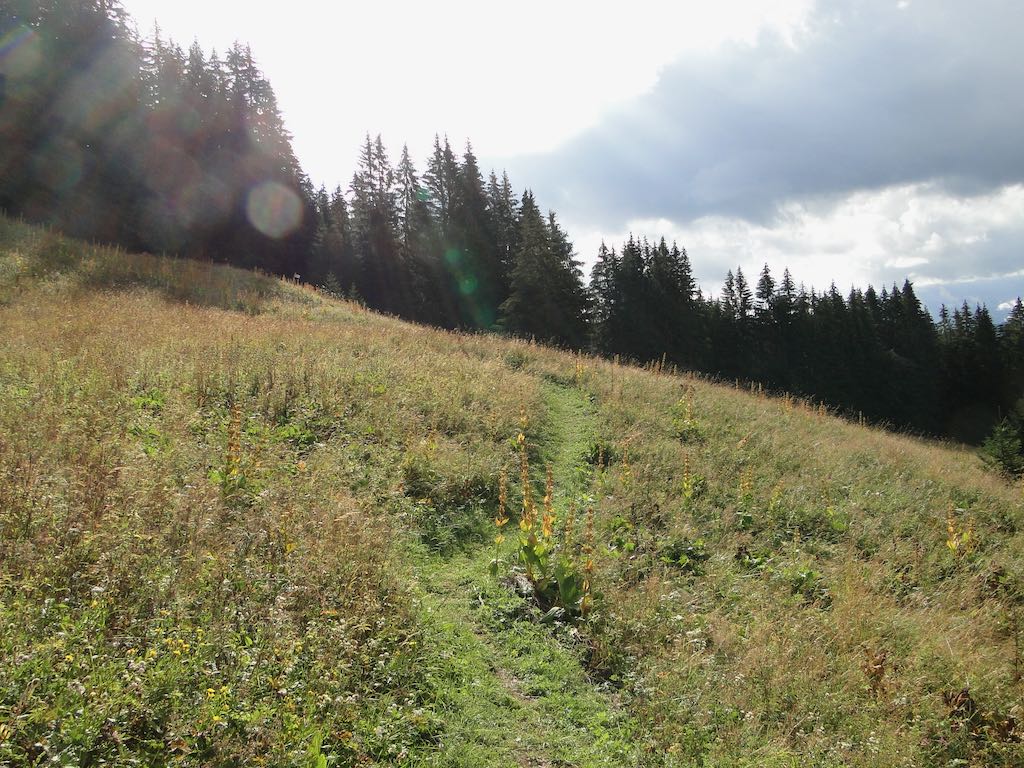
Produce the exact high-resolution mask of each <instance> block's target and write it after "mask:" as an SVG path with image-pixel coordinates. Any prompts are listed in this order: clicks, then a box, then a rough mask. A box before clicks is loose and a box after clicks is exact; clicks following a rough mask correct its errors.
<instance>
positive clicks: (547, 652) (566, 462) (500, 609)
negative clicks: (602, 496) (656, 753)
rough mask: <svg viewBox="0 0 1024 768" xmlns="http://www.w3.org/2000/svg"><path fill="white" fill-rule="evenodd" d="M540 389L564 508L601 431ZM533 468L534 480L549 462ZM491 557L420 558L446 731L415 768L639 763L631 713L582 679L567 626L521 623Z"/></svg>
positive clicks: (554, 388)
mask: <svg viewBox="0 0 1024 768" xmlns="http://www.w3.org/2000/svg"><path fill="white" fill-rule="evenodd" d="M544 392H545V405H546V407H547V412H546V413H545V416H544V420H543V434H542V436H541V438H540V440H539V449H540V453H541V456H542V458H543V460H544V462H545V463H547V464H550V466H551V468H552V473H553V475H554V480H555V487H556V504H557V505H563V504H564V503H566V502H567V500H568V498H569V497H570V495H572V494H576V493H579V492H581V491H584V490H586V488H587V486H588V484H589V467H588V466H587V465H586V464H585V463H584V462H583V456H584V453H585V450H586V448H587V447H588V445H589V444H590V442H591V441H592V440H593V439H594V437H595V434H596V421H595V412H594V408H593V405H592V404H591V403H590V401H589V399H588V398H587V397H586V395H585V394H584V393H582V392H580V391H579V390H577V389H575V388H570V387H567V386H562V385H560V384H557V383H552V382H544ZM534 470H535V480H537V481H538V482H540V481H541V479H542V477H543V472H544V469H543V467H542V466H538V467H534ZM509 538H510V539H511V538H512V537H511V536H510V537H509ZM492 556H493V550H492V549H491V548H490V547H487V546H486V545H484V546H480V547H478V548H475V549H472V550H470V551H467V552H464V553H460V554H457V555H454V556H451V557H442V556H440V555H435V554H426V553H424V554H423V555H422V557H419V558H417V562H416V564H415V574H416V581H417V584H418V586H417V591H418V592H419V593H420V600H421V607H422V609H423V611H424V613H425V615H426V617H427V624H428V626H429V627H431V631H432V632H433V633H434V638H433V642H438V643H443V644H444V646H445V655H444V658H445V660H446V666H445V667H443V668H442V669H438V670H431V674H435V675H436V680H435V682H436V688H437V689H438V690H439V691H443V702H444V711H445V734H444V737H443V742H442V743H441V744H440V748H439V749H438V750H436V751H435V752H434V753H433V755H432V756H431V757H430V758H429V760H428V761H427V762H425V763H420V764H428V765H444V766H466V768H469V767H470V766H472V767H473V768H479V767H481V766H501V767H502V768H508V767H509V766H536V767H537V768H542V767H544V766H574V767H576V768H590V767H591V766H594V767H595V768H596V767H603V766H608V768H612V766H614V767H615V768H619V767H622V766H639V765H641V764H642V762H641V760H640V757H639V751H638V750H637V749H636V748H635V747H634V745H633V727H632V723H631V721H630V718H629V716H628V713H626V712H624V711H622V710H621V709H620V708H619V707H618V706H617V705H616V701H615V698H614V696H613V695H612V694H611V693H609V692H607V691H605V690H602V689H601V688H600V687H598V686H596V685H595V684H594V683H593V682H592V681H591V680H589V679H588V677H587V675H586V673H585V672H584V670H583V668H582V666H581V665H580V661H579V657H578V655H577V653H576V651H575V650H574V648H573V632H572V630H571V629H569V628H566V627H562V628H558V629H553V628H552V627H550V626H546V625H541V624H539V623H537V622H536V621H535V620H530V619H529V618H527V616H528V613H529V606H528V605H527V604H526V603H525V602H524V601H523V600H522V598H519V597H518V596H516V595H514V594H512V593H511V592H510V591H509V590H508V589H507V588H506V587H504V586H502V585H501V584H499V583H498V581H497V579H495V577H494V576H492V575H491V573H490V571H489V564H490V561H491V557H492Z"/></svg>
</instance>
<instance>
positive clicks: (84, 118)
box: [0, 0, 313, 274]
mask: <svg viewBox="0 0 1024 768" xmlns="http://www.w3.org/2000/svg"><path fill="white" fill-rule="evenodd" d="M0 39H2V40H3V41H4V51H3V57H2V59H0V72H2V74H3V77H2V78H0V83H2V89H0V93H2V94H3V96H2V98H3V105H2V109H0V208H3V209H4V210H7V211H8V212H9V213H13V214H19V215H23V216H25V217H26V218H28V219H30V220H33V221H47V222H50V223H52V224H54V225H56V226H58V227H59V228H60V229H62V230H64V231H65V232H67V233H69V234H72V235H75V236H79V237H85V238H90V239H95V240H100V241H104V242H110V243H117V244H120V245H123V246H125V247H126V248H129V249H134V250H147V251H156V252H164V253H176V254H181V255H184V256H190V257H195V258H218V259H223V260H229V261H231V262H233V263H236V264H239V265H241V266H246V267H260V268H262V269H265V270H267V271H270V272H276V273H281V274H286V273H290V272H294V271H299V269H298V268H300V267H302V266H303V265H304V264H305V260H306V258H307V254H308V251H309V245H310V242H311V240H312V236H313V230H312V221H313V216H312V205H311V198H312V193H311V190H310V185H309V182H308V180H307V179H306V177H305V176H304V175H303V173H302V171H301V169H300V168H299V164H298V161H297V160H296V158H295V155H294V153H293V151H292V146H291V137H290V135H289V134H288V132H287V131H286V130H285V127H284V122H283V120H282V117H281V113H280V110H279V109H278V106H277V101H276V99H275V96H274V92H273V89H272V88H271V87H270V83H269V82H268V81H267V79H266V78H265V77H264V76H263V74H262V73H261V72H260V70H259V68H258V67H257V66H256V64H255V62H254V60H253V56H252V53H251V51H250V50H249V49H248V47H244V46H241V45H239V44H236V45H234V46H233V47H232V48H231V49H230V50H229V51H227V52H226V53H225V55H224V56H223V58H221V57H219V56H218V55H217V54H216V53H211V54H209V55H207V54H204V52H203V50H202V49H201V48H200V46H199V45H198V44H197V43H195V44H193V45H192V46H191V47H190V48H189V49H188V51H187V52H186V51H184V50H182V48H181V47H180V46H178V45H176V44H174V43H173V42H170V41H166V40H164V39H162V37H161V35H160V33H159V30H157V31H156V32H155V33H154V35H153V37H152V38H151V39H149V40H145V41H144V40H141V39H139V38H138V36H137V35H136V33H135V32H134V31H133V29H132V28H131V26H130V23H129V19H128V17H127V16H126V14H125V13H124V12H123V10H121V8H120V6H119V5H118V4H117V3H116V2H110V0H91V1H90V0H47V1H40V0H34V1H31V2H28V1H25V0H15V2H13V3H4V4H3V10H0Z"/></svg>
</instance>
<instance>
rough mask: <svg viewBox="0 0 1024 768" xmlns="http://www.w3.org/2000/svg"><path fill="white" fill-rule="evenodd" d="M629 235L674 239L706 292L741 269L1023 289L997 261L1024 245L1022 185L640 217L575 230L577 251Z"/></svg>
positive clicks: (847, 283)
mask: <svg viewBox="0 0 1024 768" xmlns="http://www.w3.org/2000/svg"><path fill="white" fill-rule="evenodd" d="M570 231H572V229H571V228H570ZM630 231H632V232H633V233H634V234H636V235H637V236H641V235H645V236H648V237H654V238H656V237H661V236H663V235H664V236H665V237H666V238H668V239H669V240H672V239H675V240H676V241H678V243H679V244H680V245H681V246H684V247H686V248H687V251H688V253H689V254H690V258H691V260H692V262H693V264H694V268H695V271H696V274H697V276H698V278H699V279H700V281H701V283H702V285H703V286H704V287H705V289H710V290H711V291H717V290H718V289H719V286H720V285H721V281H722V278H723V277H724V276H725V272H726V270H727V269H735V268H736V266H737V265H739V266H742V268H743V271H744V273H745V274H746V275H747V276H748V277H754V276H756V275H757V273H758V272H759V271H760V269H761V267H762V266H763V265H764V264H765V263H767V264H768V265H769V267H770V268H771V269H772V272H773V273H774V274H775V275H776V276H778V275H781V273H782V270H783V269H784V268H785V267H789V269H790V271H791V272H792V274H793V277H794V278H795V279H796V280H797V281H802V282H804V283H806V284H807V285H808V287H810V286H812V285H813V286H815V287H816V288H817V289H818V290H822V289H825V288H827V287H828V286H829V284H830V283H831V282H832V281H835V283H836V285H837V286H838V287H839V289H840V290H841V291H843V292H845V291H847V290H848V289H849V288H850V287H851V286H859V287H864V286H866V285H867V284H868V283H872V284H874V285H875V286H876V287H881V286H882V285H887V284H890V283H892V282H894V281H895V282H899V283H902V281H903V279H904V278H905V277H909V278H910V279H911V280H913V281H914V283H915V285H917V286H919V287H922V288H924V287H928V286H932V285H939V284H952V283H973V282H977V281H979V280H996V279H999V278H1002V279H1004V280H1005V281H1006V285H1005V286H1004V290H1003V291H1002V293H1003V294H1004V295H1005V294H1006V293H1007V292H1008V290H1005V289H1010V288H1011V287H1012V285H1016V286H1017V287H1016V288H1015V289H1014V290H1015V291H1020V290H1021V287H1024V279H1022V278H1024V272H1022V271H1021V270H1020V269H1019V266H1018V264H1017V263H1015V264H1014V265H1013V266H1012V267H1007V266H1006V262H1005V255H1004V249H1005V244H1006V242H1008V241H1009V242H1017V243H1020V244H1024V185H1014V186H1010V187H1004V188H1002V189H1000V190H998V191H996V192H993V193H991V194H987V195H979V196H976V197H968V198H959V197H955V196H953V195H951V194H950V193H948V192H946V191H943V190H942V189H941V188H939V187H936V186H934V185H927V184H910V185H903V186H898V187H889V188H886V189H882V190H878V191H871V192H857V193H853V194H851V195H848V196H845V197H843V198H842V199H840V200H832V201H830V202H828V203H823V202H821V201H811V202H806V203H804V202H791V203H788V204H786V205H785V206H783V208H782V209H781V211H780V214H779V215H778V216H777V217H775V218H774V219H772V220H770V221H768V222H766V223H752V222H749V221H746V220H744V219H740V218H736V217H722V216H705V217H702V218H699V219H696V220H695V221H693V222H690V223H685V222H684V223H680V222H673V221H671V220H668V219H643V218H638V219H634V220H631V221H630V222H629V226H628V228H627V231H625V232H611V231H602V230H599V229H598V230H590V231H584V232H582V236H578V237H577V247H578V251H579V253H580V255H581V257H582V258H583V259H584V260H586V261H587V263H588V264H590V263H592V262H593V259H594V254H595V253H596V251H597V246H598V245H599V244H600V242H601V240H602V239H604V240H605V241H606V242H607V243H608V244H609V245H615V246H619V245H621V243H622V242H623V240H625V238H626V237H628V234H629V232H630Z"/></svg>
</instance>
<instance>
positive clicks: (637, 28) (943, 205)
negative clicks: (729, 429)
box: [124, 0, 1024, 316]
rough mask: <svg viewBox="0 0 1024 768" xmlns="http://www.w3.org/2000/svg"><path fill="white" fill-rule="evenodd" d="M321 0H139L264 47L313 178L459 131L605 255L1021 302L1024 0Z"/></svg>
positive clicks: (331, 177) (175, 24) (261, 52)
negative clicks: (665, 245) (366, 142)
mask: <svg viewBox="0 0 1024 768" xmlns="http://www.w3.org/2000/svg"><path fill="white" fill-rule="evenodd" d="M322 5H324V4H322V3H318V2H313V0H292V2H290V3H288V4H287V5H286V6H284V7H286V8H287V10H288V13H287V14H286V15H282V13H281V9H282V6H281V5H279V4H275V5H267V6H265V9H264V6H263V4H254V3H243V2H236V1H235V0H224V1H223V2H218V3H216V4H213V3H210V2H208V0H204V1H203V2H200V1H199V0H177V2H175V3H173V4H172V3H166V2H157V0H125V2H124V6H125V8H126V9H127V10H128V11H129V12H130V13H131V14H132V15H133V16H134V17H135V19H136V20H137V22H138V23H139V26H140V29H141V31H142V32H143V33H146V32H148V31H149V30H150V29H151V27H152V24H153V21H154V19H158V20H159V22H160V25H161V27H162V28H163V30H164V32H165V34H169V35H171V36H173V37H174V38H175V39H176V40H178V41H179V42H181V43H182V44H185V45H187V44H188V43H190V42H191V40H192V39H193V37H198V38H199V40H200V42H201V43H202V44H203V45H204V47H206V48H210V47H217V48H218V49H219V50H223V49H224V48H226V47H227V46H228V45H230V43H231V42H232V41H233V40H235V39H238V40H242V41H246V42H249V43H251V44H252V46H253V50H254V53H255V55H256V57H257V59H258V60H259V62H260V64H261V66H262V67H263V69H264V70H265V71H266V73H267V75H268V76H269V77H270V79H271V82H272V83H273V85H274V88H275V90H276V91H277V94H278V98H279V101H280V103H281V106H282V109H283V111H284V113H285V118H286V121H287V123H288V125H289V127H290V129H291V130H292V132H293V133H294V134H295V148H296V151H297V153H298V155H299V158H300V160H301V161H302V163H303V166H304V167H305V169H306V171H307V172H308V173H309V174H310V176H311V177H312V178H313V180H314V182H316V183H320V182H323V183H325V184H327V185H328V186H334V184H336V183H338V182H341V183H342V184H343V185H344V183H345V182H346V181H347V180H348V179H349V178H350V177H351V174H352V170H353V167H354V162H355V154H356V151H357V148H358V145H359V143H360V140H361V138H362V136H363V135H364V134H365V133H366V132H367V131H369V132H371V133H373V134H376V133H381V134H382V135H383V138H384V141H385V144H386V145H387V146H388V147H389V148H391V149H392V152H393V154H395V155H397V153H398V150H400V148H401V144H402V142H404V141H408V143H409V147H410V150H411V151H412V152H413V156H414V158H416V159H418V160H419V163H420V165H421V166H422V164H423V162H424V160H425V158H426V154H427V152H428V150H429V147H430V143H431V141H432V138H433V135H434V133H447V134H448V136H449V137H450V138H451V140H452V142H453V144H455V145H457V146H459V147H461V146H462V145H463V143H464V141H465V139H466V137H471V138H472V140H473V146H474V149H475V151H476V153H477V155H478V156H479V157H480V160H481V164H482V165H483V167H485V168H489V167H491V166H492V165H493V166H495V167H498V168H502V167H504V168H507V169H508V170H509V173H510V175H511V177H512V180H513V183H515V184H516V185H517V186H526V185H529V186H530V187H532V188H533V189H534V191H535V193H536V194H537V197H538V199H539V202H540V203H541V204H542V205H543V206H546V207H551V208H554V209H555V210H556V211H558V213H559V214H560V216H561V218H562V221H563V223H564V224H565V226H566V227H567V229H568V230H569V232H570V234H571V235H572V236H573V238H574V240H575V242H576V245H577V249H578V250H579V252H580V255H581V257H582V258H583V259H585V260H587V261H591V260H592V259H593V255H594V252H595V251H596V249H597V246H598V244H599V243H600V241H601V240H602V239H605V240H607V241H608V242H609V244H613V243H619V242H621V240H622V239H623V238H624V237H625V236H626V235H627V234H628V233H629V232H634V233H636V234H638V235H641V234H642V235H647V236H649V237H652V238H655V237H659V236H661V235H665V236H666V237H668V238H669V239H672V238H675V239H677V240H678V241H679V243H680V244H681V245H685V246H686V248H687V249H688V251H689V253H690V255H691V258H692V259H693V262H694V265H695V268H696V270H697V273H698V277H699V278H700V280H701V283H702V285H703V286H704V287H705V289H706V290H710V291H716V290H717V289H718V287H719V285H720V283H721V280H722V277H723V276H724V274H725V271H726V270H727V269H729V268H730V267H733V268H735V266H737V265H742V267H743V269H744V271H745V272H747V273H748V274H749V275H750V276H751V277H752V278H753V277H756V273H757V272H758V271H759V270H760V268H761V266H762V265H763V264H764V263H766V262H767V263H768V264H770V265H771V266H772V268H773V270H775V271H776V272H781V269H782V267H783V266H789V267H790V269H791V271H792V272H793V274H794V276H795V277H796V279H797V280H799V281H804V282H806V283H807V284H808V285H812V284H813V285H814V286H816V287H818V288H827V287H828V284H829V283H830V282H831V281H833V280H834V281H835V282H836V284H837V285H838V286H839V287H840V289H841V290H844V291H845V290H846V289H848V288H849V286H850V285H853V284H857V285H865V284H867V283H868V282H871V283H874V284H875V285H881V284H885V283H891V282H893V281H899V282H902V280H903V279H904V277H908V276H909V277H910V278H911V279H912V280H914V282H915V285H916V286H917V287H918V290H919V293H920V294H921V295H922V296H923V297H924V298H925V299H926V300H927V301H928V303H929V305H930V306H932V308H933V309H936V308H937V307H938V304H939V303H940V302H942V301H946V302H956V303H959V301H961V300H963V299H967V300H969V301H971V302H975V301H984V302H986V303H988V305H989V306H990V308H992V309H993V310H996V309H997V308H998V307H999V306H1000V305H1006V304H1007V303H1008V302H1010V301H1011V300H1012V299H1013V298H1015V297H1016V296H1017V295H1020V294H1024V140H1022V137H1024V55H1022V54H1021V53H1020V44H1021V42H1020V41H1021V40H1024V13H1022V12H1021V10H1020V8H1019V0H974V1H973V2H970V3H968V2H963V1H962V0H901V1H900V0H862V1H861V2H839V1H837V0H819V1H818V2H814V0H781V1H780V2H765V1H762V2H756V1H755V0H728V1H725V2H723V1H722V0H719V2H717V3H715V4H714V7H713V8H712V4H710V3H696V2H694V3H665V2H663V1H662V0H657V1H649V0H634V1H633V2H631V3H628V4H617V7H616V8H615V9H614V10H608V11H605V10H604V9H602V8H600V6H599V5H598V4H594V3H593V2H576V1H574V0H562V2H558V3H549V2H538V1H535V0H524V1H522V2H517V3H515V4H508V3H502V4H497V3H482V2H479V0H474V1H470V0H467V1H465V2H461V1H449V0H445V1H441V0H434V2H430V3H423V2H407V3H404V2H394V1H390V2H375V3H360V4H358V6H355V5H353V6H352V7H350V4H347V3H344V4H342V3H339V4H335V5H334V7H328V8H323V7H322ZM997 314H998V315H999V316H1001V315H1002V314H1003V313H1002V312H998V313H997Z"/></svg>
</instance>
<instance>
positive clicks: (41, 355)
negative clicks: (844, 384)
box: [0, 219, 1024, 767]
mask: <svg viewBox="0 0 1024 768" xmlns="http://www.w3.org/2000/svg"><path fill="white" fill-rule="evenodd" d="M520 432H522V434H523V440H522V443H521V446H522V447H520V442H519V441H518V440H517V437H518V435H519V434H520ZM547 467H550V474H548V473H547V472H546V468H547ZM524 472H525V477H526V482H525V485H524V484H523V483H522V482H521V481H519V478H520V476H521V473H524ZM503 476H504V477H507V478H508V482H507V485H508V488H507V490H506V491H505V492H503V491H502V487H503V486H504V485H505V484H504V483H502V482H500V481H499V478H500V477H503ZM547 477H550V484H548V480H547ZM524 492H525V493H528V494H530V495H531V497H532V499H533V503H534V504H535V506H536V509H537V510H541V511H543V516H544V525H545V528H547V527H548V526H550V528H551V534H550V536H547V533H545V534H544V536H542V537H541V540H542V541H550V543H551V547H552V548H553V550H552V552H553V553H556V554H557V556H558V557H559V558H561V559H560V560H559V562H565V563H567V566H566V567H567V568H569V569H570V570H572V569H576V570H575V571H574V573H578V574H582V575H585V576H586V580H587V581H588V582H589V586H590V587H591V589H590V596H589V597H588V600H591V601H592V606H593V607H592V609H591V610H589V611H585V612H586V613H587V615H586V618H582V617H579V616H578V611H577V612H575V613H574V612H573V611H571V610H570V611H569V612H568V613H566V614H564V615H561V616H560V615H559V614H558V612H557V611H555V612H550V611H548V608H549V607H550V604H545V605H537V603H536V602H535V601H534V600H533V599H531V598H529V597H523V596H520V594H519V593H518V592H517V591H516V590H514V589H513V588H512V585H513V584H515V585H517V586H519V587H520V591H525V590H523V589H521V588H522V582H523V581H524V579H523V577H522V571H523V570H524V568H523V566H522V565H521V564H517V562H516V556H515V555H516V552H517V551H518V550H519V540H520V537H521V536H522V537H526V536H527V535H529V534H530V531H521V530H520V529H519V528H517V527H516V523H517V522H518V521H519V510H520V509H521V507H522V503H523V501H522V497H523V495H524ZM502 496H505V497H507V505H506V509H507V510H508V511H509V513H510V514H511V517H512V524H511V525H508V526H506V527H503V528H502V529H501V530H502V532H503V533H504V536H505V540H504V541H503V542H501V543H500V544H498V545H495V544H494V536H495V534H496V533H497V529H496V528H495V525H494V523H493V521H492V518H493V517H494V516H495V515H499V516H500V510H499V506H500V498H501V497H502ZM545 498H546V499H547V500H548V502H549V503H546V501H545ZM1021 501H1022V500H1021V489H1020V488H1019V487H1011V486H1008V485H1006V484H1004V483H1002V482H1001V481H1000V480H999V479H997V478H995V477H994V476H991V475H989V474H986V473H985V472H984V471H983V470H982V468H981V466H980V463H979V462H978V460H977V459H976V457H975V456H974V455H973V454H972V453H970V452H968V451H964V450H960V449H958V448H956V447H954V446H946V445H940V444H934V443H926V442H922V441H919V440H915V439H911V438H907V437H901V436H896V435H892V434H886V433H884V432H881V431H876V430H868V429H864V428H861V427H858V426H856V425H851V424H848V423H846V422H843V421H841V420H838V419H834V418H832V417H830V416H829V415H827V414H823V413H819V412H817V411H815V410H814V409H810V408H807V407H806V406H804V405H802V404H800V403H795V402H792V401H788V400H779V399H766V398H763V397H757V396H754V395H752V394H749V393H746V392H739V391H735V390H732V389H728V388H724V387H721V386H715V385H710V384H707V383H705V382H702V381H700V380H696V379H691V378H686V377H680V376H671V375H662V374H659V373H657V372H654V371H642V370H637V369H632V368H628V367H622V366H616V365H613V364H611V363H608V362H605V361H601V360H597V359H592V358H587V357H579V356H574V355H571V354H566V353H562V352H558V351H555V350H551V349H547V348H543V347H539V346H534V345H530V344H527V343H524V342H520V341H508V340H502V339H498V338H494V337H490V336H461V335H457V334H450V333H444V332H441V331H436V330H431V329H427V328H423V327H418V326H414V325H409V324H406V323H402V322H399V321H396V320H392V319H388V318H384V317H381V316H377V315H374V314H372V313H368V312H365V311H363V310H362V309H360V308H359V307H357V306H355V305H351V304H347V303H342V302H335V301H332V300H330V299H327V298H324V297H322V296H320V295H318V294H316V293H313V292H310V291H307V290H304V289H302V288H300V287H297V286H293V285H288V284H285V283H280V282H277V281H274V280H271V279H269V278H264V277H260V276H256V275H252V274H249V273H244V272H238V271H235V270H231V269H228V268H223V267H213V266H210V265H202V264H194V263H189V262H181V261H174V260H165V259H160V258H155V257H149V256H137V255H129V254H123V253H118V252H113V251H109V250H106V249H103V248H97V247H92V246H86V245H83V244H80V243H76V242H74V241H69V240H65V239H63V238H60V237H58V236H55V235H52V234H50V233H47V232H44V231H42V230H39V229H35V228H30V227H26V226H24V225H21V224H18V223H16V222H11V221H8V220H3V219H0V765H5V764H11V765H41V764H44V763H45V764H51V763H55V764H61V765H83V766H85V765H101V764H103V765H137V764H144V765H164V764H169V763H173V764H177V765H195V766H199V765H242V764H245V765H249V764H252V765H261V764H263V765H273V766H279V765H295V766H322V765H339V766H342V765H396V766H419V765H437V766H488V765H493V766H514V765H522V766H558V765H563V766H604V765H607V766H619V765H635V766H683V765H686V766H689V765H705V766H727V765H728V766H739V765H750V766H755V765H758V766H760V765H776V766H781V765H787V766H788V765H792V766H797V765H800V766H803V765H820V766H840V765H850V766H879V767H881V766H898V765H906V766H913V765H1007V766H1010V765H1020V764H1022V763H1024V749H1022V746H1021V744H1020V743H1019V740H1018V739H1019V736H1020V733H1021V728H1020V726H1015V724H1014V721H1013V719H1014V718H1016V719H1022V717H1024V711H1022V705H1021V701H1022V699H1024V684H1022V681H1021V676H1022V673H1024V532H1022V531H1021V528H1022V524H1024V516H1022V512H1024V510H1022V503H1021ZM587 509H592V510H593V513H592V514H590V515H588V514H587V512H586V510H587ZM570 519H571V520H574V521H575V527H574V529H573V530H572V531H570V532H567V531H566V524H567V522H568V521H569V520H570ZM540 525H541V523H540V521H539V518H538V522H537V526H540ZM523 527H524V528H529V526H528V525H526V524H524V526H523ZM545 537H546V538H545ZM570 537H571V541H566V539H567V538H570ZM552 557H554V554H553V555H552ZM492 558H496V560H497V562H496V564H495V566H496V573H494V574H492V572H491V569H490V568H489V567H488V566H489V565H490V563H491V561H492ZM587 561H592V565H588V564H587ZM516 573H518V574H519V577H518V578H516V579H512V580H509V579H508V578H506V577H508V576H509V575H510V574H511V575H515V574H516Z"/></svg>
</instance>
